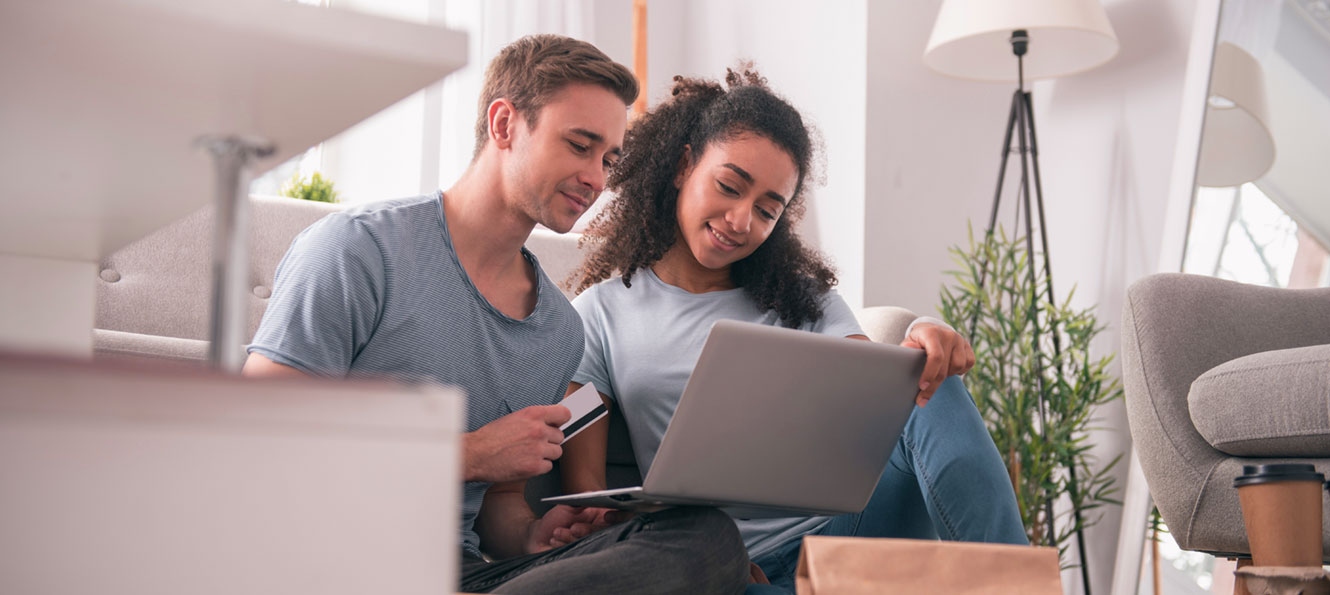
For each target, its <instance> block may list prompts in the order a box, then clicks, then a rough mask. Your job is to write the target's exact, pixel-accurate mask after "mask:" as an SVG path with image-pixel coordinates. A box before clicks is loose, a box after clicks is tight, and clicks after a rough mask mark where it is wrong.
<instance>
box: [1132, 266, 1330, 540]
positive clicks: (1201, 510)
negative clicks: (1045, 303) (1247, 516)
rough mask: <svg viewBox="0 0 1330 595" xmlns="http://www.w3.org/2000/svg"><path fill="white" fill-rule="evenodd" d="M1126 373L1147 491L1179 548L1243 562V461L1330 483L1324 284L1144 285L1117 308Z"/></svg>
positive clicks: (1328, 296)
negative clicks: (1239, 484) (1307, 473)
mask: <svg viewBox="0 0 1330 595" xmlns="http://www.w3.org/2000/svg"><path fill="white" fill-rule="evenodd" d="M1122 375H1123V385H1124V389H1125V391H1126V401H1127V416H1128V421H1129V425H1130V427H1131V436H1132V442H1133V443H1134V445H1135V449H1136V453H1137V454H1138V457H1139V458H1140V462H1141V468H1142V470H1143V471H1144V472H1145V478H1146V480H1147V482H1148V483H1149V486H1150V493H1151V496H1152V497H1153V498H1154V501H1155V505H1156V506H1157V507H1158V508H1159V512H1160V514H1161V515H1162V516H1163V518H1164V522H1165V523H1167V524H1168V527H1169V531H1170V532H1171V533H1172V535H1173V537H1174V539H1176V540H1177V542H1178V545H1179V546H1181V547H1183V548H1185V549H1189V550H1199V551H1205V552H1211V553H1215V554H1228V555H1236V556H1245V555H1249V553H1250V551H1251V550H1250V549H1249V545H1248V543H1247V536H1246V532H1245V530H1244V528H1243V524H1242V512H1241V508H1240V507H1239V504H1238V495H1237V490H1236V489H1234V488H1233V478H1234V477H1236V476H1238V475H1241V473H1242V466H1243V465H1252V464H1264V463H1281V462H1300V463H1311V464H1314V465H1315V466H1316V468H1317V470H1318V471H1320V472H1322V473H1326V474H1327V476H1330V289H1304V290H1288V289H1271V288H1267V287H1258V286H1253V285H1244V284H1240V283H1234V282H1231V281H1224V280H1220V279H1215V278H1211V277H1202V276H1196V275H1181V274H1162V275H1154V276H1151V277H1147V278H1145V279H1142V280H1141V281H1138V282H1136V283H1135V284H1133V285H1132V286H1131V287H1130V288H1129V289H1128V290H1127V299H1126V304H1125V305H1124V308H1123V322H1122ZM1323 514H1324V515H1325V518H1327V519H1330V498H1327V499H1325V501H1324V502H1323ZM1324 526H1325V527H1330V524H1326V525H1324ZM1142 530H1144V527H1142ZM1322 533H1323V546H1324V547H1325V551H1330V530H1326V529H1324V528H1323V530H1322Z"/></svg>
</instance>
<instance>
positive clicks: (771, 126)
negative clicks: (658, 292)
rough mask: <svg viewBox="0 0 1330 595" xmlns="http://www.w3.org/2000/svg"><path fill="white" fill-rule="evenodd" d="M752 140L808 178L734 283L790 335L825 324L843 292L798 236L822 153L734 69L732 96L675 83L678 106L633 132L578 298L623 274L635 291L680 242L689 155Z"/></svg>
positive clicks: (590, 237)
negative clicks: (826, 298)
mask: <svg viewBox="0 0 1330 595" xmlns="http://www.w3.org/2000/svg"><path fill="white" fill-rule="evenodd" d="M743 134H756V135H759V136H762V137H765V138H767V139H769V140H771V141H772V142H773V143H775V144H776V145H777V146H779V147H781V148H782V149H784V150H785V151H786V152H787V153H789V155H790V157H791V158H792V159H793V161H794V163H795V164H796V165H797V166H798V168H799V179H798V183H797V184H796V186H795V189H794V194H793V195H792V196H791V197H790V200H789V204H788V205H787V206H786V208H785V211H784V213H783V214H782V215H781V217H780V219H778V220H777V222H776V226H775V228H774V229H773V230H772V232H771V235H770V236H769V237H768V238H767V240H766V242H764V243H763V244H762V245H761V246H759V247H758V249H757V250H756V251H754V252H753V254H751V255H749V256H748V257H747V258H744V259H743V260H740V261H738V262H736V263H734V264H733V265H732V266H731V267H730V278H731V280H733V281H734V284H735V286H736V287H742V288H743V289H744V291H745V293H747V295H748V296H749V297H750V298H751V299H752V300H753V301H754V302H756V303H757V306H758V307H759V309H761V310H762V311H770V310H774V311H775V312H776V314H777V315H778V316H779V317H780V321H781V324H783V325H785V326H787V327H790V328H797V327H799V326H802V325H803V324H804V323H806V322H813V321H817V320H818V319H820V318H821V317H822V314H823V312H822V306H821V298H822V295H823V294H825V293H826V292H827V291H828V290H830V289H831V287H832V286H833V285H835V284H836V273H835V271H833V270H832V269H831V267H830V266H829V265H828V264H827V263H826V262H825V261H824V260H823V257H822V256H821V255H820V254H819V253H818V252H816V251H815V250H813V249H811V248H809V247H807V246H805V245H804V243H803V242H802V241H801V240H800V239H799V236H798V235H797V234H796V233H795V232H794V225H795V224H796V223H798V221H799V219H800V218H802V216H803V214H804V201H803V194H804V186H805V183H806V181H807V180H808V178H809V177H810V169H811V168H812V165H813V163H814V161H813V159H814V153H815V151H816V148H815V146H814V142H813V138H812V136H811V135H810V134H809V130H808V127H807V126H805V125H804V121H803V118H802V117H800V115H799V112H798V110H796V109H794V107H793V106H791V105H790V104H789V103H788V102H786V101H785V100H784V99H782V98H781V97H779V96H778V95H776V94H775V93H774V92H772V91H771V89H769V88H768V87H767V82H766V79H764V78H763V77H762V76H761V75H759V74H758V73H756V72H755V71H753V70H752V68H751V67H748V66H742V67H740V68H739V69H738V70H737V71H736V70H734V69H728V70H727V71H726V76H725V86H724V87H722V86H721V85H720V84H719V83H717V82H715V81H711V80H704V79H695V78H684V77H679V76H676V77H674V89H673V93H672V97H671V98H670V99H668V100H666V101H665V102H664V103H661V104H660V105H658V106H656V107H655V108H654V109H652V110H651V111H649V112H647V113H646V114H645V115H643V116H642V117H641V118H640V119H639V120H637V121H636V122H635V123H634V124H633V125H632V127H631V128H630V129H629V130H628V132H627V134H626V135H625V138H624V153H623V158H622V159H621V160H620V161H619V163H618V164H617V165H616V166H615V167H614V171H613V172H612V173H611V174H610V177H609V180H608V182H607V184H606V186H607V187H608V188H609V189H610V190H612V191H614V192H615V193H616V194H617V195H618V197H617V198H616V199H615V201H614V202H612V203H610V204H609V206H607V207H606V208H605V210H604V211H603V212H601V213H600V214H599V215H598V216H597V217H596V218H595V220H593V221H592V222H591V225H590V227H589V229H588V230H587V232H586V234H584V235H583V237H582V243H583V244H584V245H585V244H586V243H590V244H592V245H593V249H592V251H591V252H590V253H589V255H588V256H587V258H586V260H585V261H584V262H583V263H582V267H581V269H580V270H579V271H577V272H575V273H574V274H573V276H572V278H571V279H570V281H571V282H572V283H573V285H574V286H575V288H576V291H577V292H578V293H581V292H582V291H584V290H585V289H586V288H588V287H590V286H592V285H594V284H596V283H598V282H600V281H603V280H605V279H608V278H609V277H610V276H612V275H613V274H615V273H616V272H617V273H619V274H620V275H622V277H623V283H624V285H626V286H629V287H631V286H632V278H633V273H635V272H636V271H637V270H638V269H643V268H647V267H650V266H651V265H653V264H655V263H656V262H657V261H659V260H660V259H661V257H663V256H664V255H665V253H666V252H667V251H669V249H670V247H671V246H672V245H673V244H674V241H675V238H676V237H677V235H676V234H677V229H678V222H677V219H676V213H677V211H676V205H677V202H678V198H679V190H678V189H677V188H675V187H674V178H675V176H676V174H677V173H678V170H679V167H680V166H681V164H682V163H683V161H682V159H683V155H684V147H685V146H689V147H691V148H692V151H693V155H696V156H697V158H698V159H700V158H701V156H702V154H703V153H704V152H705V151H706V149H707V147H708V146H709V145H710V144H711V143H715V142H724V141H728V140H732V139H734V138H735V137H738V136H740V135H743ZM579 277H580V278H579Z"/></svg>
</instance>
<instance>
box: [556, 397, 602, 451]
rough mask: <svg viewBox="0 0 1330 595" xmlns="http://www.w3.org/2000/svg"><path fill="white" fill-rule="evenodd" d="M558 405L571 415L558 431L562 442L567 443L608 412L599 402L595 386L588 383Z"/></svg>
mask: <svg viewBox="0 0 1330 595" xmlns="http://www.w3.org/2000/svg"><path fill="white" fill-rule="evenodd" d="M559 404H560V405H563V406H564V407H567V408H568V410H569V411H571V412H572V414H573V416H572V417H571V418H569V420H568V422H567V423H565V424H563V425H562V426H559V429H560V430H563V442H568V439H569V438H572V437H573V436H576V435H577V434H578V433H580V432H581V431H582V430H585V429H586V428H587V426H590V425H591V424H593V423H595V422H596V420H598V419H600V418H602V417H605V414H607V413H609V412H610V410H609V408H608V407H606V406H605V402H604V401H601V400H600V393H599V392H598V391H596V385H595V384H592V383H590V382H588V383H586V384H585V385H583V386H582V388H579V389H577V390H576V391H573V394H571V395H568V396H567V397H566V398H565V399H564V400H563V401H562V402H560V403H559ZM563 442H561V443H560V444H562V443H563Z"/></svg>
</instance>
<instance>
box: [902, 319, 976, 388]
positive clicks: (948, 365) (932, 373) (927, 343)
mask: <svg viewBox="0 0 1330 595" xmlns="http://www.w3.org/2000/svg"><path fill="white" fill-rule="evenodd" d="M901 346H903V347H913V348H915V349H923V350H924V354H925V356H926V357H927V358H928V359H927V361H926V362H925V363H924V373H923V374H922V375H920V377H919V394H918V395H916V396H915V398H914V401H915V403H916V404H918V405H919V406H920V407H923V406H924V405H926V404H928V400H929V399H931V398H933V393H934V392H937V388H938V387H939V386H941V385H942V381H943V380H946V379H947V377H948V376H959V375H961V374H964V373H966V372H969V371H970V368H973V367H974V349H973V348H972V347H971V346H970V342H969V341H966V340H965V337H962V336H961V335H960V333H957V332H956V331H954V330H951V329H949V328H947V327H943V326H938V325H935V324H928V323H921V324H916V325H914V327H913V328H911V329H910V335H909V336H908V337H906V338H905V341H903V342H901Z"/></svg>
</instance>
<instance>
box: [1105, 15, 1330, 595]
mask: <svg viewBox="0 0 1330 595" xmlns="http://www.w3.org/2000/svg"><path fill="white" fill-rule="evenodd" d="M1199 5H1200V3H1198V6H1199ZM1218 12H1219V18H1218V31H1217V32H1216V31H1215V30H1214V29H1209V31H1210V32H1212V33H1216V35H1215V37H1214V39H1215V43H1214V46H1213V49H1212V58H1213V61H1212V64H1211V68H1210V72H1209V88H1208V92H1206V93H1204V95H1203V96H1201V95H1199V94H1198V95H1195V96H1193V97H1194V99H1193V100H1192V101H1191V102H1190V103H1189V105H1191V103H1195V105H1194V106H1192V108H1193V109H1195V110H1197V111H1196V112H1194V114H1195V115H1198V116H1199V113H1200V112H1202V111H1203V112H1204V114H1205V116H1204V124H1203V125H1202V126H1201V127H1200V128H1201V137H1200V150H1199V158H1198V159H1197V162H1196V170H1195V173H1196V176H1195V179H1196V184H1195V185H1194V186H1193V187H1192V188H1191V189H1190V190H1191V204H1190V215H1189V217H1188V219H1187V221H1188V227H1187V233H1186V239H1185V245H1184V246H1183V250H1184V252H1183V261H1182V270H1183V272H1186V273H1194V274H1200V275H1209V276H1215V277H1220V278H1224V279H1230V280H1234V281H1240V282H1243V283H1252V284H1257V285H1266V286H1271V287H1287V288H1309V287H1326V286H1330V256H1327V250H1326V247H1327V246H1330V163H1327V158H1330V68H1326V66H1325V65H1326V64H1330V1H1327V0H1222V2H1220V3H1219V9H1218ZM1203 16H1204V15H1200V14H1199V13H1198V19H1199V18H1203ZM1199 22H1200V21H1199V20H1198V23H1199ZM1210 22H1211V23H1213V21H1210ZM1198 90H1199V88H1198ZM1156 524H1158V526H1159V528H1160V529H1161V531H1159V532H1158V533H1155V532H1152V531H1150V530H1149V529H1150V528H1152V527H1154V526H1156ZM1146 525H1147V526H1146V527H1145V528H1146V529H1147V531H1146V533H1147V535H1146V543H1145V547H1144V549H1143V555H1142V556H1141V559H1140V561H1141V565H1140V567H1139V568H1140V573H1139V574H1138V575H1136V576H1137V577H1139V582H1137V584H1136V585H1134V586H1135V587H1136V588H1135V589H1134V590H1135V592H1136V593H1138V595H1145V594H1155V593H1168V594H1186V595H1190V594H1195V595H1200V594H1202V593H1206V594H1225V595H1228V594H1231V593H1232V592H1233V570H1234V566H1235V564H1234V562H1232V561H1230V560H1226V559H1216V558H1214V557H1213V556H1210V555H1207V554H1203V553H1200V552H1191V551H1184V550H1181V549H1180V548H1178V546H1177V544H1176V542H1174V541H1173V539H1172V538H1171V537H1170V536H1169V535H1168V533H1167V527H1164V526H1162V520H1158V519H1155V518H1154V517H1153V516H1152V518H1151V522H1150V523H1146ZM1128 592H1129V591H1128Z"/></svg>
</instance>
